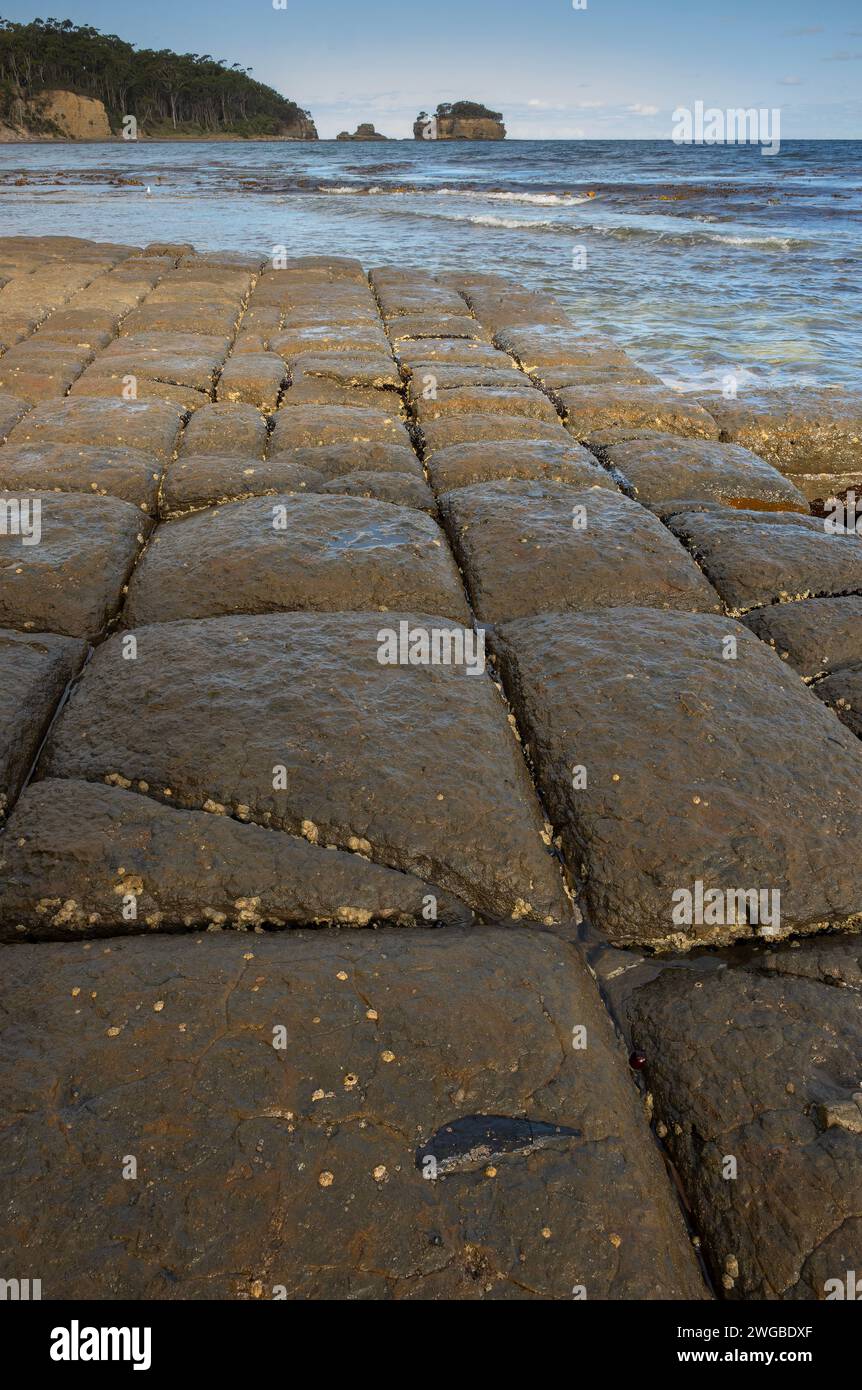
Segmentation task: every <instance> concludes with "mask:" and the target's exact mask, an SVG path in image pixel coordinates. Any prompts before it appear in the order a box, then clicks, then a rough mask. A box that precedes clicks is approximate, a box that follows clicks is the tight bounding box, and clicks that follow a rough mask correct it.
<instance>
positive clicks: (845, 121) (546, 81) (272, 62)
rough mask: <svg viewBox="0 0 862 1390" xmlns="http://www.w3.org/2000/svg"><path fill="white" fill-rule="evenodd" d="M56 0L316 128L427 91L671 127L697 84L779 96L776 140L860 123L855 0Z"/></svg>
mask: <svg viewBox="0 0 862 1390" xmlns="http://www.w3.org/2000/svg"><path fill="white" fill-rule="evenodd" d="M579 3H582V0H579ZM2 11H3V14H4V16H5V17H6V18H7V19H18V20H22V19H32V18H33V17H34V15H35V14H36V13H37V11H34V9H33V8H32V6H23V5H16V4H14V3H13V4H6V3H4V4H3V5H2ZM52 11H53V12H54V13H55V14H56V15H57V17H60V18H69V19H72V20H74V21H75V22H76V23H89V24H94V25H95V26H96V27H97V28H99V29H102V30H104V31H106V32H108V33H119V34H120V36H121V37H122V38H125V39H129V40H130V41H131V42H133V43H137V44H139V45H142V46H146V47H155V48H173V49H177V50H178V51H180V52H193V53H205V52H208V53H211V54H212V56H213V57H215V58H224V59H227V60H228V61H230V62H234V61H236V62H239V63H242V64H243V66H246V67H251V68H253V70H254V76H255V77H257V78H259V79H260V80H261V81H263V82H267V83H269V84H270V85H271V86H273V87H276V88H277V89H278V90H279V91H281V92H284V93H285V94H286V95H288V96H291V97H293V98H294V99H295V100H297V101H298V102H299V103H300V105H302V106H306V107H308V108H309V109H310V110H311V112H312V114H313V116H314V117H315V119H316V121H317V125H318V130H319V131H320V134H321V136H323V137H332V136H333V135H335V134H337V132H338V131H339V130H342V129H345V128H349V129H351V130H352V129H353V128H354V127H355V126H356V124H357V123H358V122H359V121H361V120H371V121H374V122H375V124H376V126H377V128H378V130H381V131H382V132H383V133H384V134H387V135H396V136H398V135H400V136H404V135H408V134H410V131H411V126H412V122H413V119H414V117H415V115H416V113H417V112H418V111H419V109H420V108H427V109H429V110H432V109H433V108H434V107H435V106H436V104H437V102H438V101H449V100H456V99H458V98H460V97H470V98H473V99H475V100H478V101H484V102H486V103H487V104H488V105H490V106H493V107H495V108H497V109H500V110H502V111H503V112H504V114H505V118H506V123H507V127H508V130H509V134H510V135H512V136H515V137H518V138H522V139H531V138H537V139H538V138H591V139H601V138H609V139H610V138H637V137H643V138H668V137H669V136H670V133H671V126H672V121H671V112H672V111H673V109H674V107H675V106H678V105H681V106H692V105H693V104H694V102H695V101H698V100H700V101H703V102H704V103H705V104H706V105H707V106H718V107H721V108H722V109H725V108H727V107H738V106H746V107H747V106H757V107H769V108H773V107H780V108H781V111H782V118H781V132H782V137H783V138H784V139H792V138H793V137H797V138H806V137H807V138H829V137H832V138H862V96H860V89H862V5H860V4H859V0H818V3H817V5H811V4H810V3H801V0H760V2H759V3H757V0H748V3H743V2H742V0H726V3H722V4H720V5H719V4H716V3H714V0H653V3H650V0H586V9H574V8H573V5H572V0H520V3H515V0H431V3H423V0H414V2H413V3H412V4H411V3H410V0H406V3H405V0H363V3H357V2H356V0H286V9H283V10H281V9H279V10H277V9H274V8H273V4H272V0H241V3H240V0H237V2H236V3H228V0H185V3H183V4H182V5H180V4H177V3H176V0H139V2H138V3H137V4H134V5H118V4H117V3H116V0H85V2H84V3H81V4H79V3H77V0H75V3H71V0H70V3H64V2H63V0H54V3H53V4H51V0H48V9H47V11H46V10H45V9H42V10H40V11H38V13H41V14H42V15H43V17H44V16H45V14H46V12H47V13H49V14H50V13H51V12H52Z"/></svg>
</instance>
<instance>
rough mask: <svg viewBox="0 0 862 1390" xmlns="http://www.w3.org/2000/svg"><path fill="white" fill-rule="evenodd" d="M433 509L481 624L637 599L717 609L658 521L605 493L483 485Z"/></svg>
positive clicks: (459, 492)
mask: <svg viewBox="0 0 862 1390" xmlns="http://www.w3.org/2000/svg"><path fill="white" fill-rule="evenodd" d="M440 509H441V513H442V516H443V519H444V523H445V525H446V528H447V530H448V533H449V538H450V540H451V542H452V546H453V548H454V550H455V553H456V555H457V556H458V559H459V561H460V564H461V566H462V568H463V570H464V573H465V575H466V577H467V583H468V586H469V590H470V596H471V599H472V602H473V606H474V608H475V609H476V612H477V614H478V615H479V617H480V618H483V619H485V620H487V621H488V622H492V623H496V622H505V621H507V620H508V619H511V618H521V617H525V616H527V615H528V614H532V613H547V612H564V611H566V610H569V609H573V608H608V607H616V606H618V605H620V604H630V603H632V602H634V601H635V600H636V599H637V601H638V602H639V603H643V604H648V605H654V606H655V607H656V608H689V609H702V610H710V609H711V610H715V609H718V608H719V607H720V604H719V600H718V595H717V594H716V593H715V590H714V589H713V588H712V587H711V586H710V584H708V583H707V581H706V580H705V579H704V577H703V575H702V574H701V572H700V570H699V569H698V568H697V566H696V565H694V564H693V563H692V562H691V560H690V558H689V557H688V555H686V553H685V551H684V550H683V548H682V547H681V546H680V545H679V544H678V543H677V542H676V541H675V540H674V539H673V537H672V536H670V535H669V534H668V532H667V530H666V529H665V528H664V527H663V526H662V524H661V522H660V521H658V519H657V518H656V517H654V516H652V515H650V513H649V512H648V511H646V510H645V509H644V508H643V507H640V506H638V504H637V503H636V502H632V501H631V500H630V499H629V498H628V497H623V496H622V495H621V494H620V493H618V492H616V491H614V490H611V489H609V488H607V487H594V488H589V489H587V488H584V489H573V488H570V487H567V486H564V485H561V484H558V483H551V482H522V481H514V482H492V483H484V484H479V485H476V486H474V487H466V488H459V489H457V490H456V491H454V492H450V493H446V494H444V495H443V496H442V497H441V498H440Z"/></svg>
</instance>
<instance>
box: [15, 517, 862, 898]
mask: <svg viewBox="0 0 862 1390" xmlns="http://www.w3.org/2000/svg"><path fill="white" fill-rule="evenodd" d="M245 505H248V504H245ZM180 524H183V523H180ZM186 524H187V523H186ZM402 621H404V622H406V623H407V624H408V629H407V632H408V635H409V633H411V632H412V633H414V634H419V635H421V634H422V633H424V634H425V635H426V638H427V639H428V644H429V647H430V638H431V635H432V634H433V632H435V631H453V630H455V629H456V628H457V625H456V624H453V623H452V621H451V620H446V619H441V617H440V616H439V615H428V614H405V613H401V612H397V611H396V612H392V613H388V614H386V615H385V616H381V615H380V614H379V613H366V614H363V613H352V614H351V613H322V614H321V613H282V614H268V615H265V616H257V617H225V618H212V619H208V620H204V621H198V622H180V623H158V624H155V625H153V626H152V627H146V628H140V629H138V631H137V633H136V639H137V655H136V659H135V660H126V659H124V656H123V650H124V647H123V640H124V639H122V638H121V637H113V638H109V639H108V641H107V642H105V643H104V644H103V645H102V646H100V647H99V648H98V650H97V651H96V653H95V655H94V657H93V660H92V661H91V662H90V664H89V666H88V667H87V670H86V672H85V673H84V676H83V678H82V680H81V682H80V684H79V686H78V687H77V689H76V690H75V691H73V693H72V697H71V699H70V701H69V703H68V704H67V705H66V706H65V708H64V710H63V713H62V716H61V717H60V719H59V720H58V722H57V723H56V725H55V726H54V731H53V734H52V737H51V742H50V746H49V748H48V749H47V750H46V753H45V755H44V760H43V765H42V770H43V772H44V774H45V775H47V776H52V777H63V778H69V777H73V778H83V779H84V780H86V781H90V782H93V781H105V782H107V783H108V784H114V785H118V786H126V787H128V786H139V785H140V784H141V783H144V784H145V788H146V789H147V790H148V791H149V793H150V794H151V795H152V796H154V797H156V798H157V799H159V800H163V801H167V802H169V803H170V804H171V805H174V806H180V807H185V808H187V809H193V810H200V809H208V810H211V811H219V810H222V811H227V812H228V813H230V814H232V815H234V816H236V817H238V818H239V819H243V820H252V821H254V822H256V823H258V824H261V825H264V826H271V827H272V828H273V829H274V830H286V831H287V832H288V833H289V834H303V835H305V838H306V839H310V840H311V841H312V842H314V843H321V844H324V845H326V844H333V845H335V846H336V847H337V848H341V849H345V850H353V851H355V852H357V853H363V854H365V855H366V856H367V857H368V858H369V859H371V860H373V861H374V862H375V863H378V864H382V865H384V866H386V867H389V868H394V869H400V870H402V871H403V872H407V873H412V874H418V875H419V876H420V877H422V878H423V879H426V880H428V881H432V882H435V883H439V884H440V886H441V887H442V888H445V889H447V891H449V892H452V893H455V894H456V895H457V896H459V897H461V898H462V899H463V900H464V901H465V902H466V903H468V904H469V906H471V907H473V908H474V909H475V910H476V911H481V912H486V913H488V914H491V915H494V914H496V915H498V916H505V917H511V916H513V915H514V916H515V917H517V918H537V919H539V920H545V921H549V922H552V921H558V920H561V919H562V917H563V916H564V915H565V912H566V908H565V899H564V897H563V894H562V889H561V884H560V878H559V872H558V866H557V862H556V859H555V858H554V856H553V855H552V854H551V852H550V849H549V843H548V842H546V840H545V839H543V833H544V823H543V820H542V816H541V812H540V810H539V806H538V803H537V801H536V798H535V794H534V792H533V788H532V785H531V783H530V779H529V777H528V775H527V771H526V766H525V764H524V761H523V758H522V756H521V752H520V749H519V747H518V743H517V740H516V739H515V737H514V734H513V733H512V731H511V729H510V727H509V724H508V722H507V718H506V710H505V706H504V704H503V702H502V701H501V700H500V697H499V695H498V692H497V690H496V689H495V687H494V685H493V684H492V682H491V681H490V680H488V679H487V677H486V676H485V675H483V674H482V670H481V665H480V663H479V662H475V661H474V662H472V663H471V664H470V665H469V666H468V664H467V662H466V660H464V661H462V662H461V663H458V664H448V665H447V664H443V663H442V662H440V663H439V664H434V663H433V662H429V663H428V664H426V665H409V664H405V665H402V664H394V665H393V664H388V662H389V661H390V660H395V659H396V658H397V656H398V653H397V652H395V651H393V650H392V647H393V642H394V641H395V640H397V639H398V638H399V636H400V633H401V631H402V629H401V628H400V627H399V624H400V623H401V622H402ZM390 633H391V634H394V638H390V636H389V635H388V634H390ZM381 634H383V635H382V636H381ZM751 640H752V642H755V641H756V639H755V638H753V637H752V639H751ZM439 645H440V644H438V646H439ZM441 650H442V648H441ZM450 650H451V649H450ZM466 650H467V649H466V647H465V651H466ZM420 654H421V653H420ZM381 657H382V658H383V660H381ZM815 704H816V702H815ZM817 708H818V709H820V708H821V706H819V705H817ZM141 709H146V711H147V717H146V719H138V718H132V717H130V713H129V711H130V710H141ZM823 714H824V717H826V715H827V711H825V710H823ZM828 717H829V718H830V719H831V718H832V716H831V715H830V716H828ZM849 737H850V736H849V734H848V738H849Z"/></svg>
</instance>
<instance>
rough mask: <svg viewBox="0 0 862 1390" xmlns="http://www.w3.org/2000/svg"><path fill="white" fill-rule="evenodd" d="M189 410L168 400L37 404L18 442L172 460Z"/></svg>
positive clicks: (15, 438)
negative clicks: (101, 448) (108, 449)
mask: <svg viewBox="0 0 862 1390" xmlns="http://www.w3.org/2000/svg"><path fill="white" fill-rule="evenodd" d="M183 413H184V412H183V411H182V410H181V409H180V408H179V407H178V406H176V405H169V404H168V403H167V402H163V401H124V400H111V399H97V398H95V397H92V398H91V397H81V398H80V399H75V400H72V399H66V400H63V401H60V402H58V403H57V404H53V403H52V404H47V405H40V406H37V407H36V409H35V410H33V411H32V412H31V413H30V414H29V415H28V416H26V417H25V418H24V419H23V420H22V421H21V423H20V424H19V425H18V426H17V427H16V428H15V429H14V430H13V431H12V433H11V434H10V436H9V437H10V439H11V441H12V442H13V443H14V444H84V445H91V446H93V447H99V446H108V447H112V448H116V447H119V448H124V449H141V450H143V452H144V453H147V454H154V455H155V456H156V458H160V459H168V458H170V457H171V455H172V453H173V451H174V448H175V446H176V442H177V438H178V436H179V432H180V427H181V425H182V421H183Z"/></svg>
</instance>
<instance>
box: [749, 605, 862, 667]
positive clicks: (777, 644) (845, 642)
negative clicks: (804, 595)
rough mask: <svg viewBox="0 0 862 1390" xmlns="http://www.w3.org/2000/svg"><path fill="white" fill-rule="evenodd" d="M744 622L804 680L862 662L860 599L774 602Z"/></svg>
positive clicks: (759, 609) (754, 611) (753, 612)
mask: <svg viewBox="0 0 862 1390" xmlns="http://www.w3.org/2000/svg"><path fill="white" fill-rule="evenodd" d="M745 623H746V626H747V627H750V628H751V630H752V632H756V633H757V636H758V637H760V638H761V640H762V641H764V642H768V643H769V645H770V646H771V647H772V648H773V650H774V651H775V652H777V653H778V655H779V656H780V657H781V660H782V661H786V662H787V663H788V664H789V665H790V666H792V667H793V669H794V670H795V671H798V672H799V674H800V676H802V677H803V678H804V679H805V680H813V679H814V677H815V676H823V675H826V673H827V672H829V671H835V670H838V669H839V668H840V667H842V666H853V665H856V664H857V663H859V662H862V598H859V597H849V598H809V599H804V600H803V601H802V602H801V603H776V604H772V605H771V606H770V607H769V608H755V609H754V610H753V611H752V612H750V613H747V614H746V616H745Z"/></svg>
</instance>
